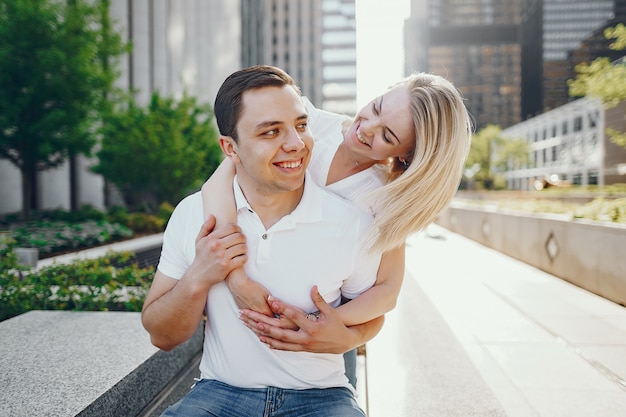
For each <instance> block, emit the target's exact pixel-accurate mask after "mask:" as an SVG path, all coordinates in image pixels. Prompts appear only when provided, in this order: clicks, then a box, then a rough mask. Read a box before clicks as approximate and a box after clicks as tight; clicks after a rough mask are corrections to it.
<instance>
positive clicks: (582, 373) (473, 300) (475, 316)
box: [360, 225, 626, 417]
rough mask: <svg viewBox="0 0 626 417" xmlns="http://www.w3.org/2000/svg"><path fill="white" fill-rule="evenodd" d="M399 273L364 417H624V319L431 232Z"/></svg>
mask: <svg viewBox="0 0 626 417" xmlns="http://www.w3.org/2000/svg"><path fill="white" fill-rule="evenodd" d="M625 243H626V242H625ZM625 247H626V245H625ZM625 256H626V254H625ZM406 266H407V275H406V277H405V283H404V285H403V289H402V293H401V297H400V300H399V303H398V307H397V308H396V309H395V310H394V311H392V312H391V313H390V314H388V315H387V320H386V323H385V326H384V328H383V330H382V331H381V333H380V334H379V335H378V336H377V337H376V339H374V340H373V341H372V342H370V343H368V345H367V358H366V368H367V369H366V372H367V398H365V399H363V398H361V399H360V400H361V401H365V402H366V405H367V408H368V411H369V413H368V416H369V417H390V416H391V417H393V416H420V417H424V416H441V417H446V416H481V417H484V416H502V415H505V416H507V417H624V416H626V308H624V307H622V306H620V305H617V304H615V303H612V302H610V301H607V300H606V299H604V298H601V297H598V296H596V295H594V294H591V293H589V292H587V291H585V290H583V289H581V288H579V287H576V286H573V285H571V284H569V283H567V282H565V281H563V280H561V279H559V278H556V277H554V276H552V275H549V274H546V273H544V272H542V271H540V270H538V269H536V268H534V267H531V266H528V265H527V264H524V263H521V262H518V261H516V260H514V259H512V258H510V257H508V256H506V255H503V254H501V253H499V252H496V251H493V250H491V249H488V248H486V247H484V246H481V245H480V244H477V243H475V242H473V241H471V240H468V239H466V238H464V237H462V236H460V235H456V234H454V233H451V232H449V231H448V230H446V229H444V228H441V227H439V226H437V225H433V226H431V227H429V228H428V230H427V231H426V232H423V233H419V234H417V235H415V236H414V237H412V238H411V239H410V240H409V241H408V247H407V263H406Z"/></svg>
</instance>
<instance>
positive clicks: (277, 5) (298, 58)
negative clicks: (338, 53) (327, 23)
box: [241, 0, 322, 106]
mask: <svg viewBox="0 0 626 417" xmlns="http://www.w3.org/2000/svg"><path fill="white" fill-rule="evenodd" d="M321 5H322V0H291V1H290V0H242V1H241V18H242V56H241V64H242V66H243V67H248V66H251V65H257V64H266V65H275V66H277V67H280V68H282V69H283V70H285V71H287V73H289V75H291V76H292V77H293V78H294V80H295V81H296V83H297V84H298V85H299V86H300V88H301V89H302V92H303V94H304V95H306V96H307V97H309V99H310V100H311V101H312V102H313V103H314V104H316V105H318V106H320V105H321V102H322V7H321Z"/></svg>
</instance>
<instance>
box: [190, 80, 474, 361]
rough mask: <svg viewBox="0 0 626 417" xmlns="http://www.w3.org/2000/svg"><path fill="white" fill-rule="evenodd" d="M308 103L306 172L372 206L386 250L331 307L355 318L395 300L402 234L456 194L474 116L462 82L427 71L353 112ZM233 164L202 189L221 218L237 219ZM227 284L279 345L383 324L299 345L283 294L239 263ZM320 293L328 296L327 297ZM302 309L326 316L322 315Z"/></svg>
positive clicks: (372, 315)
mask: <svg viewBox="0 0 626 417" xmlns="http://www.w3.org/2000/svg"><path fill="white" fill-rule="evenodd" d="M305 102H306V104H307V111H308V113H309V122H308V125H309V128H310V131H311V133H312V134H313V137H314V138H315V141H316V143H315V146H314V148H313V156H312V158H311V162H310V165H309V175H310V178H311V179H313V181H315V182H316V183H318V184H319V185H322V186H325V187H326V188H327V189H328V190H329V191H331V192H333V193H335V194H337V195H339V196H341V197H343V198H346V199H348V200H351V201H353V202H354V203H355V204H357V205H359V206H360V207H361V208H363V209H364V210H367V211H369V212H370V213H371V214H372V223H371V226H370V228H369V233H368V234H367V238H366V241H365V244H366V245H367V249H368V250H370V251H374V252H381V253H383V256H382V261H381V264H380V267H379V270H378V274H377V279H376V283H375V285H374V286H373V287H372V288H370V289H369V290H368V291H366V292H365V293H363V294H361V295H360V296H359V297H358V298H356V299H354V300H352V301H350V302H348V303H345V304H343V305H341V306H340V307H338V308H337V309H336V310H335V312H336V314H337V315H338V317H339V318H340V320H341V322H342V323H343V325H344V326H346V327H349V326H355V325H359V324H361V323H365V322H368V321H370V320H372V321H373V320H374V319H376V318H379V317H381V316H383V315H384V314H385V313H387V312H388V311H390V310H392V309H393V308H394V307H395V304H396V299H397V296H398V294H399V291H400V287H401V284H402V279H403V276H404V242H405V241H406V239H407V237H409V236H410V235H411V234H414V233H416V232H418V231H420V230H422V229H424V228H425V227H426V226H428V225H429V224H430V223H432V222H433V221H434V220H435V219H436V218H437V217H438V216H439V214H440V213H441V212H442V211H443V210H444V209H445V208H446V207H447V206H448V204H449V203H450V201H451V199H452V197H453V196H454V194H455V192H456V190H457V188H458V185H459V182H460V179H461V173H462V169H463V165H464V162H465V159H466V156H467V153H468V150H469V145H470V138H471V121H470V117H469V114H468V112H467V110H466V108H465V105H464V103H463V98H462V97H461V95H460V93H459V92H458V91H457V89H456V88H455V87H454V86H453V85H452V84H451V83H450V82H449V81H447V80H445V79H444V78H442V77H439V76H436V75H432V74H426V73H415V74H412V75H410V76H408V77H406V78H405V79H403V80H401V81H400V82H398V83H397V84H395V85H393V86H392V87H391V88H390V89H389V90H388V91H387V92H385V93H384V94H383V95H381V96H378V97H376V98H375V99H373V100H372V101H371V102H370V103H368V104H367V105H366V106H365V107H364V108H363V109H361V111H359V113H358V114H357V115H356V116H355V117H354V119H350V118H349V117H347V116H343V115H338V114H335V113H330V112H326V111H321V110H318V109H316V108H315V107H314V106H313V105H312V104H311V103H310V102H308V100H306V99H305ZM232 165H233V164H232V162H230V161H228V160H225V161H224V162H223V163H222V165H220V167H219V168H218V169H217V170H216V171H215V173H214V174H213V175H212V177H211V178H210V179H209V180H208V181H207V182H206V183H205V184H204V185H203V187H202V195H203V204H204V214H205V217H206V216H208V214H210V213H212V214H214V215H215V216H216V217H217V219H218V223H234V222H235V205H234V199H233V196H232V183H233V176H234V167H233V166H232ZM271 168H272V169H274V168H275V169H286V168H285V167H271ZM277 261H279V260H277ZM294 278H295V279H297V271H294ZM227 282H228V285H229V288H230V289H231V292H232V293H233V295H234V297H235V300H236V302H237V304H238V306H239V307H240V308H241V309H242V314H243V316H245V317H244V318H243V320H244V322H247V323H248V325H249V326H250V327H251V328H252V329H253V330H255V331H257V333H258V334H259V335H260V337H261V340H262V341H263V342H265V343H267V344H268V345H270V346H272V347H273V348H277V349H286V350H310V351H326V352H328V351H335V352H337V353H339V352H338V351H342V352H345V351H347V350H349V349H351V348H353V347H355V346H358V345H360V344H362V343H365V342H366V341H367V340H369V339H371V337H373V335H375V333H376V332H377V331H378V329H380V327H378V328H377V329H376V330H374V331H373V332H372V331H369V332H363V336H362V337H363V339H361V340H354V339H350V340H349V341H345V345H341V341H337V345H335V344H334V343H332V344H333V346H332V347H331V346H327V345H329V343H328V342H329V341H328V340H326V341H319V343H317V344H315V343H312V342H313V341H312V340H311V338H313V339H314V338H315V337H316V336H318V337H320V338H321V335H319V334H317V335H308V336H307V337H309V339H308V343H294V341H295V340H298V341H300V340H302V338H300V339H298V338H297V337H294V336H293V335H289V334H288V331H289V330H288V329H284V328H285V327H286V326H287V325H286V324H285V320H282V319H278V318H275V317H274V314H275V313H274V312H273V311H272V305H274V306H275V305H276V304H277V303H279V301H278V300H272V298H271V295H270V294H268V292H267V291H266V290H265V289H264V288H263V287H261V286H260V285H258V284H256V283H255V282H253V281H251V280H249V279H248V278H247V277H246V276H245V273H244V272H243V270H242V269H238V270H235V271H233V272H232V273H231V275H230V276H229V278H228V280H227ZM314 295H315V293H314ZM268 296H270V297H269V300H270V301H268ZM322 296H323V294H322ZM314 298H315V297H314ZM318 298H319V300H318V301H319V302H320V303H322V304H323V297H318ZM316 305H317V303H316ZM318 306H319V305H318ZM281 308H284V306H281ZM323 310H324V311H326V312H328V310H327V309H325V308H324V309H323ZM254 312H257V313H260V314H255V313H254ZM335 312H334V313H332V314H335ZM304 313H307V312H304ZM308 313H312V312H308ZM323 313H324V312H323ZM262 315H265V316H266V318H263V317H262ZM306 316H307V318H317V319H318V320H319V321H320V322H321V321H323V320H324V319H325V317H324V314H323V315H322V316H321V317H320V316H319V314H316V315H315V316H312V315H311V314H306ZM286 321H287V322H289V321H288V320H286ZM261 322H262V323H263V324H262V325H260V326H259V323H261ZM381 325H382V323H381V322H380V321H379V322H378V326H381ZM293 327H294V328H295V330H291V331H302V330H303V326H293ZM374 327H376V326H374ZM282 330H285V331H282ZM316 333H317V332H316ZM324 343H326V344H327V345H324Z"/></svg>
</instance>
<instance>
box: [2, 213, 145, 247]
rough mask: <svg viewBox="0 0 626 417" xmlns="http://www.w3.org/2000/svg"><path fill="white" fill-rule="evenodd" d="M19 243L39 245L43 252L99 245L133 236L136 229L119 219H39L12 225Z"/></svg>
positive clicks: (12, 232)
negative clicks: (74, 221) (81, 220)
mask: <svg viewBox="0 0 626 417" xmlns="http://www.w3.org/2000/svg"><path fill="white" fill-rule="evenodd" d="M9 230H10V232H11V234H12V238H13V240H15V243H16V245H17V246H22V247H29V248H37V249H39V252H40V253H42V254H46V253H53V252H59V251H64V250H74V249H81V248H87V247H92V246H98V245H102V244H105V243H107V242H111V241H115V240H119V239H122V238H126V237H130V236H133V231H132V230H130V229H129V228H127V227H125V226H122V225H120V224H117V223H108V222H106V221H104V220H98V221H96V220H87V221H83V222H80V223H68V222H66V221H50V220H38V221H34V222H29V223H26V224H21V225H11V226H10V227H9Z"/></svg>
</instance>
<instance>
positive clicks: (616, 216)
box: [574, 198, 626, 223]
mask: <svg viewBox="0 0 626 417" xmlns="http://www.w3.org/2000/svg"><path fill="white" fill-rule="evenodd" d="M574 217H576V218H580V219H589V220H597V221H604V222H615V223H626V198H618V199H615V200H605V199H603V198H598V199H595V200H593V201H592V202H590V203H587V204H585V205H583V206H581V207H579V208H577V209H576V210H575V212H574Z"/></svg>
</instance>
